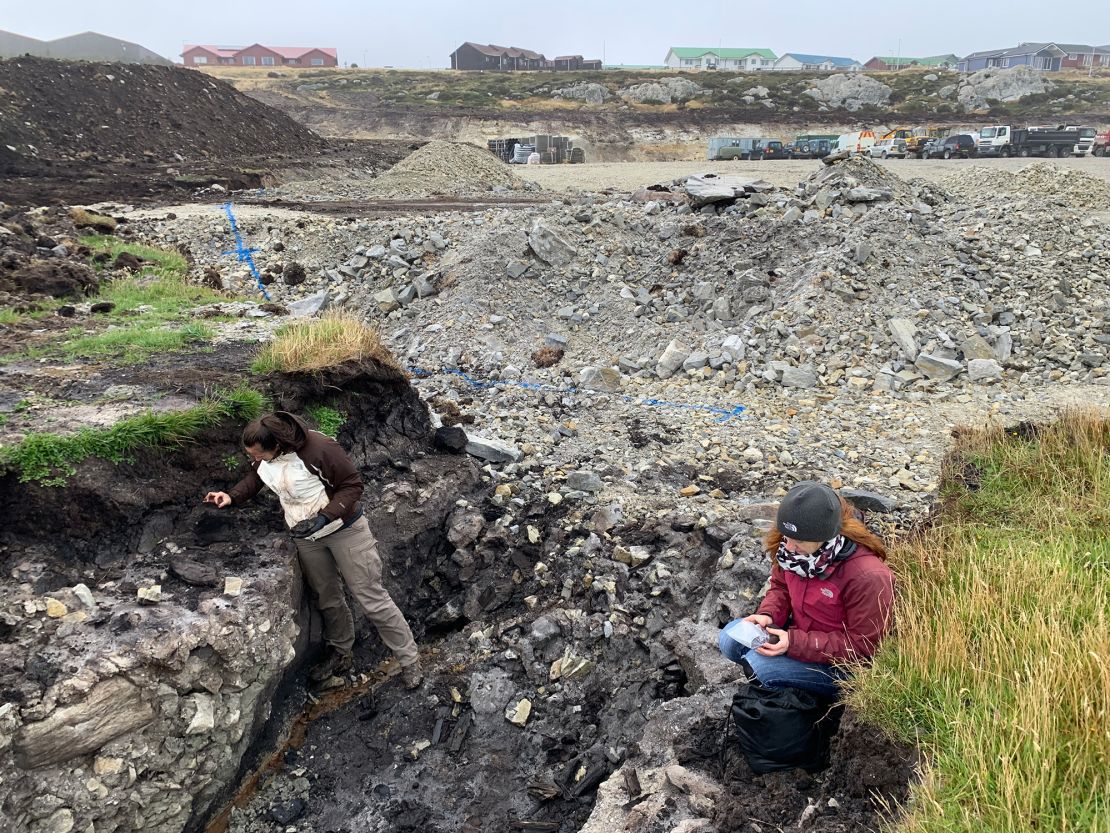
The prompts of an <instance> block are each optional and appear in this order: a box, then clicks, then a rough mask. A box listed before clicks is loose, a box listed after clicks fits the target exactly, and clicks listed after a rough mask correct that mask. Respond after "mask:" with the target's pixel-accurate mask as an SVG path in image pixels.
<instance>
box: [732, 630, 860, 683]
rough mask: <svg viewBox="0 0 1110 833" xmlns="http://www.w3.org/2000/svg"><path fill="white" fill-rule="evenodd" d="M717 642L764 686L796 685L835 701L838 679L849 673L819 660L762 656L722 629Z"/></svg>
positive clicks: (734, 660) (845, 676) (733, 659)
mask: <svg viewBox="0 0 1110 833" xmlns="http://www.w3.org/2000/svg"><path fill="white" fill-rule="evenodd" d="M729 624H732V623H731V622H730V623H729ZM717 644H718V645H719V646H720V648H721V653H722V654H724V655H725V656H726V657H728V658H729V659H730V660H732V661H733V662H736V663H739V662H745V663H747V665H748V667H749V668H751V669H752V672H753V673H754V674H755V676H756V677H757V678H758V679H759V682H760V683H762V684H763V685H765V686H767V688H800V689H804V690H805V691H810V692H812V693H814V694H816V695H818V696H821V697H827V698H829V699H830V700H835V699H836V698H837V697H839V696H840V685H839V683H840V681H841V680H843V679H845V678H847V677H848V676H849V674H848V672H847V671H845V670H844V669H843V668H837V667H836V666H834V665H826V664H825V663H821V662H799V661H798V660H796V659H792V658H790V657H788V656H786V655H785V654H783V655H780V656H777V657H765V656H763V654H761V653H759V652H758V651H753V650H751V649H749V648H746V647H744V646H743V645H741V644H740V643H739V642H737V641H736V640H735V639H733V638H732V637H731V636H727V635H726V634H725V632H724V630H723V629H722V630H721V635H720V637H718V640H717Z"/></svg>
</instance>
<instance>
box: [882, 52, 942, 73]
mask: <svg viewBox="0 0 1110 833" xmlns="http://www.w3.org/2000/svg"><path fill="white" fill-rule="evenodd" d="M959 62H960V58H959V56H958V55H930V56H929V57H928V58H909V57H906V56H905V55H900V56H898V57H890V56H884V55H876V56H875V57H874V58H872V59H871V60H870V61H868V62H867V63H866V64H864V65H863V68H864V69H870V70H875V71H878V72H882V71H883V70H889V69H905V68H906V67H931V68H932V69H955V68H956V65H957V64H959Z"/></svg>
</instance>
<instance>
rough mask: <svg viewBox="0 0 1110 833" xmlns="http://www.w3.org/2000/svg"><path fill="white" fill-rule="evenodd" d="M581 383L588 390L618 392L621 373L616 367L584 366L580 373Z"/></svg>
mask: <svg viewBox="0 0 1110 833" xmlns="http://www.w3.org/2000/svg"><path fill="white" fill-rule="evenodd" d="M579 384H580V385H581V386H582V387H583V388H585V389H586V390H597V391H608V392H610V393H618V392H619V391H620V389H621V373H620V371H619V370H617V369H616V368H615V367H584V368H582V372H581V374H579Z"/></svg>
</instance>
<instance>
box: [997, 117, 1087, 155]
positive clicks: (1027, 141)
mask: <svg viewBox="0 0 1110 833" xmlns="http://www.w3.org/2000/svg"><path fill="white" fill-rule="evenodd" d="M978 144H979V155H980V156H1002V157H1007V156H1048V157H1061V156H1071V155H1072V153H1074V151H1075V144H1076V142H1075V131H1074V130H1053V129H1044V128H1036V127H1014V126H1013V125H1009V124H998V125H992V126H990V127H984V128H982V129H981V130H980V131H979V139H978Z"/></svg>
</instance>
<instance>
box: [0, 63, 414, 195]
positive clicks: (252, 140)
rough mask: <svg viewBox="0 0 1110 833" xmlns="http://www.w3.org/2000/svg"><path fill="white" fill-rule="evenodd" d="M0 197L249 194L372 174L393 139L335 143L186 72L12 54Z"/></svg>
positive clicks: (3, 88) (385, 162) (392, 155)
mask: <svg viewBox="0 0 1110 833" xmlns="http://www.w3.org/2000/svg"><path fill="white" fill-rule="evenodd" d="M0 136H3V142H2V143H0V180H3V183H4V184H3V189H2V190H0V200H3V201H5V202H9V203H14V204H17V205H18V204H46V203H58V202H63V203H64V202H69V203H73V202H92V201H97V200H105V199H111V200H127V201H141V200H146V199H152V198H158V197H161V196H165V195H167V194H169V193H174V195H175V198H176V199H181V198H182V196H185V195H186V194H190V193H192V192H194V191H195V190H196V189H197V188H201V187H205V186H211V185H219V186H221V187H222V188H225V189H230V188H244V187H257V186H259V185H263V184H266V183H269V182H272V181H274V180H275V179H278V178H280V172H281V171H282V170H285V169H297V170H299V171H304V169H306V168H308V167H313V166H320V165H323V166H334V165H337V164H343V165H344V166H347V165H350V166H354V167H357V168H360V169H362V170H372V171H380V170H383V169H385V168H387V167H389V166H390V165H392V164H393V163H394V162H396V161H397V160H399V159H401V158H403V157H404V156H405V155H407V154H408V152H409V148H408V147H407V146H405V145H402V144H397V143H380V142H373V143H365V142H360V143H342V142H341V143H337V142H332V141H328V140H325V139H322V138H321V137H320V136H318V135H316V134H315V133H313V132H312V131H311V130H309V129H308V128H307V127H304V126H303V125H301V124H299V123H298V122H296V121H294V120H293V119H292V118H290V117H289V116H287V115H285V114H284V113H282V112H280V111H278V110H275V109H273V108H271V107H268V106H266V105H265V104H263V103H261V102H259V101H256V100H255V99H253V98H250V97H248V96H246V95H243V94H242V93H240V92H238V91H236V90H235V89H234V88H233V87H231V86H230V85H228V84H226V83H224V82H223V81H219V80H217V79H214V78H210V77H209V76H206V75H204V74H202V73H199V72H195V71H192V70H187V69H182V68H174V67H160V66H132V65H122V64H106V63H87V62H71V61H54V60H49V59H44V58H18V59H11V60H3V61H0Z"/></svg>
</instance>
